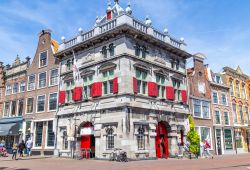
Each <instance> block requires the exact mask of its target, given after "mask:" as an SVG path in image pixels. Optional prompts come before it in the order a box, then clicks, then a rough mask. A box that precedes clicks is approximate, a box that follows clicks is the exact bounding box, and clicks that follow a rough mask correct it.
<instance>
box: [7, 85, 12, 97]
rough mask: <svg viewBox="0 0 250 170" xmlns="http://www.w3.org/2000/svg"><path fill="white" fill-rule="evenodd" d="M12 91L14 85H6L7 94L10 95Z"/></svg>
mask: <svg viewBox="0 0 250 170" xmlns="http://www.w3.org/2000/svg"><path fill="white" fill-rule="evenodd" d="M11 93H12V86H11V85H10V84H7V85H6V89H5V96H9V95H11Z"/></svg>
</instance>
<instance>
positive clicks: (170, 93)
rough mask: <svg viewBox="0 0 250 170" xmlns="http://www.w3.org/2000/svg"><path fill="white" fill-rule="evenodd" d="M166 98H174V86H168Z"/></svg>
mask: <svg viewBox="0 0 250 170" xmlns="http://www.w3.org/2000/svg"><path fill="white" fill-rule="evenodd" d="M166 98H167V99H168V100H174V88H173V87H171V86H166Z"/></svg>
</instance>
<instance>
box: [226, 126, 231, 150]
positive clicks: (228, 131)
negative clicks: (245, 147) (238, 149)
mask: <svg viewBox="0 0 250 170" xmlns="http://www.w3.org/2000/svg"><path fill="white" fill-rule="evenodd" d="M224 136H225V149H226V150H232V149H233V137H232V131H231V129H224Z"/></svg>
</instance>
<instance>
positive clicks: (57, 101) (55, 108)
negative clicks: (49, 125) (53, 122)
mask: <svg viewBox="0 0 250 170" xmlns="http://www.w3.org/2000/svg"><path fill="white" fill-rule="evenodd" d="M53 94H56V108H55V109H54V110H50V103H51V102H50V96H51V95H53ZM48 96H49V98H48V103H47V105H48V107H47V109H48V112H53V111H56V110H57V108H58V93H57V92H52V93H49V95H48Z"/></svg>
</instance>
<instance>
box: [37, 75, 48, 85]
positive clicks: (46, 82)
mask: <svg viewBox="0 0 250 170" xmlns="http://www.w3.org/2000/svg"><path fill="white" fill-rule="evenodd" d="M42 73H46V84H45V86H44V87H39V80H40V74H42ZM37 77H38V79H37V89H44V88H46V87H47V83H48V77H47V71H44V72H40V73H38V75H37Z"/></svg>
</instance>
